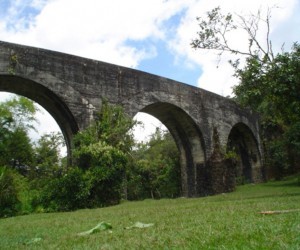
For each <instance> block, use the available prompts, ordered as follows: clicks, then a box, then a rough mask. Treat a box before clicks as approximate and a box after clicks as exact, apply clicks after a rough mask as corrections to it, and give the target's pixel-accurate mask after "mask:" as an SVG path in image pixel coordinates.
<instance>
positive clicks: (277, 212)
mask: <svg viewBox="0 0 300 250" xmlns="http://www.w3.org/2000/svg"><path fill="white" fill-rule="evenodd" d="M294 212H300V209H289V210H274V211H261V212H259V214H286V213H294Z"/></svg>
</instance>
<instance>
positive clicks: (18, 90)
mask: <svg viewBox="0 0 300 250" xmlns="http://www.w3.org/2000/svg"><path fill="white" fill-rule="evenodd" d="M0 91H3V92H9V93H13V94H17V95H21V96H25V97H27V98H29V99H31V100H33V101H34V102H36V103H38V104H39V105H40V106H42V107H43V108H44V109H45V110H46V111H47V112H48V113H49V114H50V115H51V116H52V117H53V119H54V120H55V121H56V123H57V125H58V126H59V128H60V130H61V132H62V134H63V136H64V139H65V142H66V148H67V155H68V159H69V161H70V160H71V141H72V137H73V135H74V134H75V133H76V132H77V131H78V130H79V129H78V127H77V125H76V124H77V123H76V122H75V119H74V117H73V115H72V114H71V111H70V110H69V109H68V107H67V106H66V104H65V103H64V102H63V101H62V100H61V99H60V98H59V97H58V96H57V95H56V94H55V93H54V92H53V91H51V90H50V89H48V88H46V87H45V86H43V85H41V84H39V83H36V82H34V81H32V80H29V79H26V78H22V77H19V76H15V75H0Z"/></svg>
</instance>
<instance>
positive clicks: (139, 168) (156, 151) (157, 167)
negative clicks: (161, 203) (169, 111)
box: [127, 128, 181, 199]
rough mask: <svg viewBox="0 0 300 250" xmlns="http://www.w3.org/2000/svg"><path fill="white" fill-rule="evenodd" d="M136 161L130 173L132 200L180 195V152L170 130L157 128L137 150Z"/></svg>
mask: <svg viewBox="0 0 300 250" xmlns="http://www.w3.org/2000/svg"><path fill="white" fill-rule="evenodd" d="M133 155H134V158H135V164H134V165H132V166H131V168H130V171H129V172H128V174H127V176H128V187H127V188H128V199H145V198H174V197H178V196H180V186H181V185H180V183H181V182H180V180H181V179H180V164H179V153H178V149H177V147H176V144H175V143H174V140H173V138H172V136H171V134H170V133H169V132H164V131H161V130H160V129H158V128H157V130H156V132H155V133H154V134H152V135H151V137H150V140H149V141H148V142H146V143H140V144H139V145H138V146H137V147H136V149H135V150H134V152H133Z"/></svg>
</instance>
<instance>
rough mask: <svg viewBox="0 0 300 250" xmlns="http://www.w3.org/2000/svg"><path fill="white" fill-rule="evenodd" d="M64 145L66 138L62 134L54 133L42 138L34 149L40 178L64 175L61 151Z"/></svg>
mask: <svg viewBox="0 0 300 250" xmlns="http://www.w3.org/2000/svg"><path fill="white" fill-rule="evenodd" d="M64 145H65V142H64V138H63V135H62V134H61V133H60V132H52V133H49V134H44V135H42V136H41V137H40V139H39V140H38V142H37V145H36V147H35V149H34V151H35V163H36V168H37V169H36V170H37V175H38V176H39V177H41V176H52V175H57V174H62V172H63V170H64V166H63V164H62V162H61V156H60V149H61V147H62V146H64Z"/></svg>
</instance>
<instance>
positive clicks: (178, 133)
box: [140, 102, 206, 197]
mask: <svg viewBox="0 0 300 250" xmlns="http://www.w3.org/2000/svg"><path fill="white" fill-rule="evenodd" d="M140 112H144V113H147V114H150V115H152V116H154V117H156V118H157V119H158V120H160V121H161V122H162V123H163V124H164V125H165V126H166V127H167V128H168V130H169V131H170V133H171V134H172V136H173V138H174V141H175V143H176V145H177V148H178V150H179V153H180V165H181V185H182V192H183V195H184V196H186V197H194V196H198V195H199V194H200V195H201V191H202V190H201V189H202V186H203V183H200V182H201V180H203V179H204V176H203V175H204V171H203V169H204V168H205V162H206V156H205V146H204V141H203V137H202V133H201V131H200V129H199V128H198V126H197V125H196V123H195V122H194V120H193V119H192V118H191V117H190V116H189V115H188V114H187V113H186V112H185V111H184V110H182V109H181V108H179V107H177V106H175V105H173V104H170V103H166V102H157V103H154V104H150V105H148V106H146V107H145V108H143V109H142V110H140Z"/></svg>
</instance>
